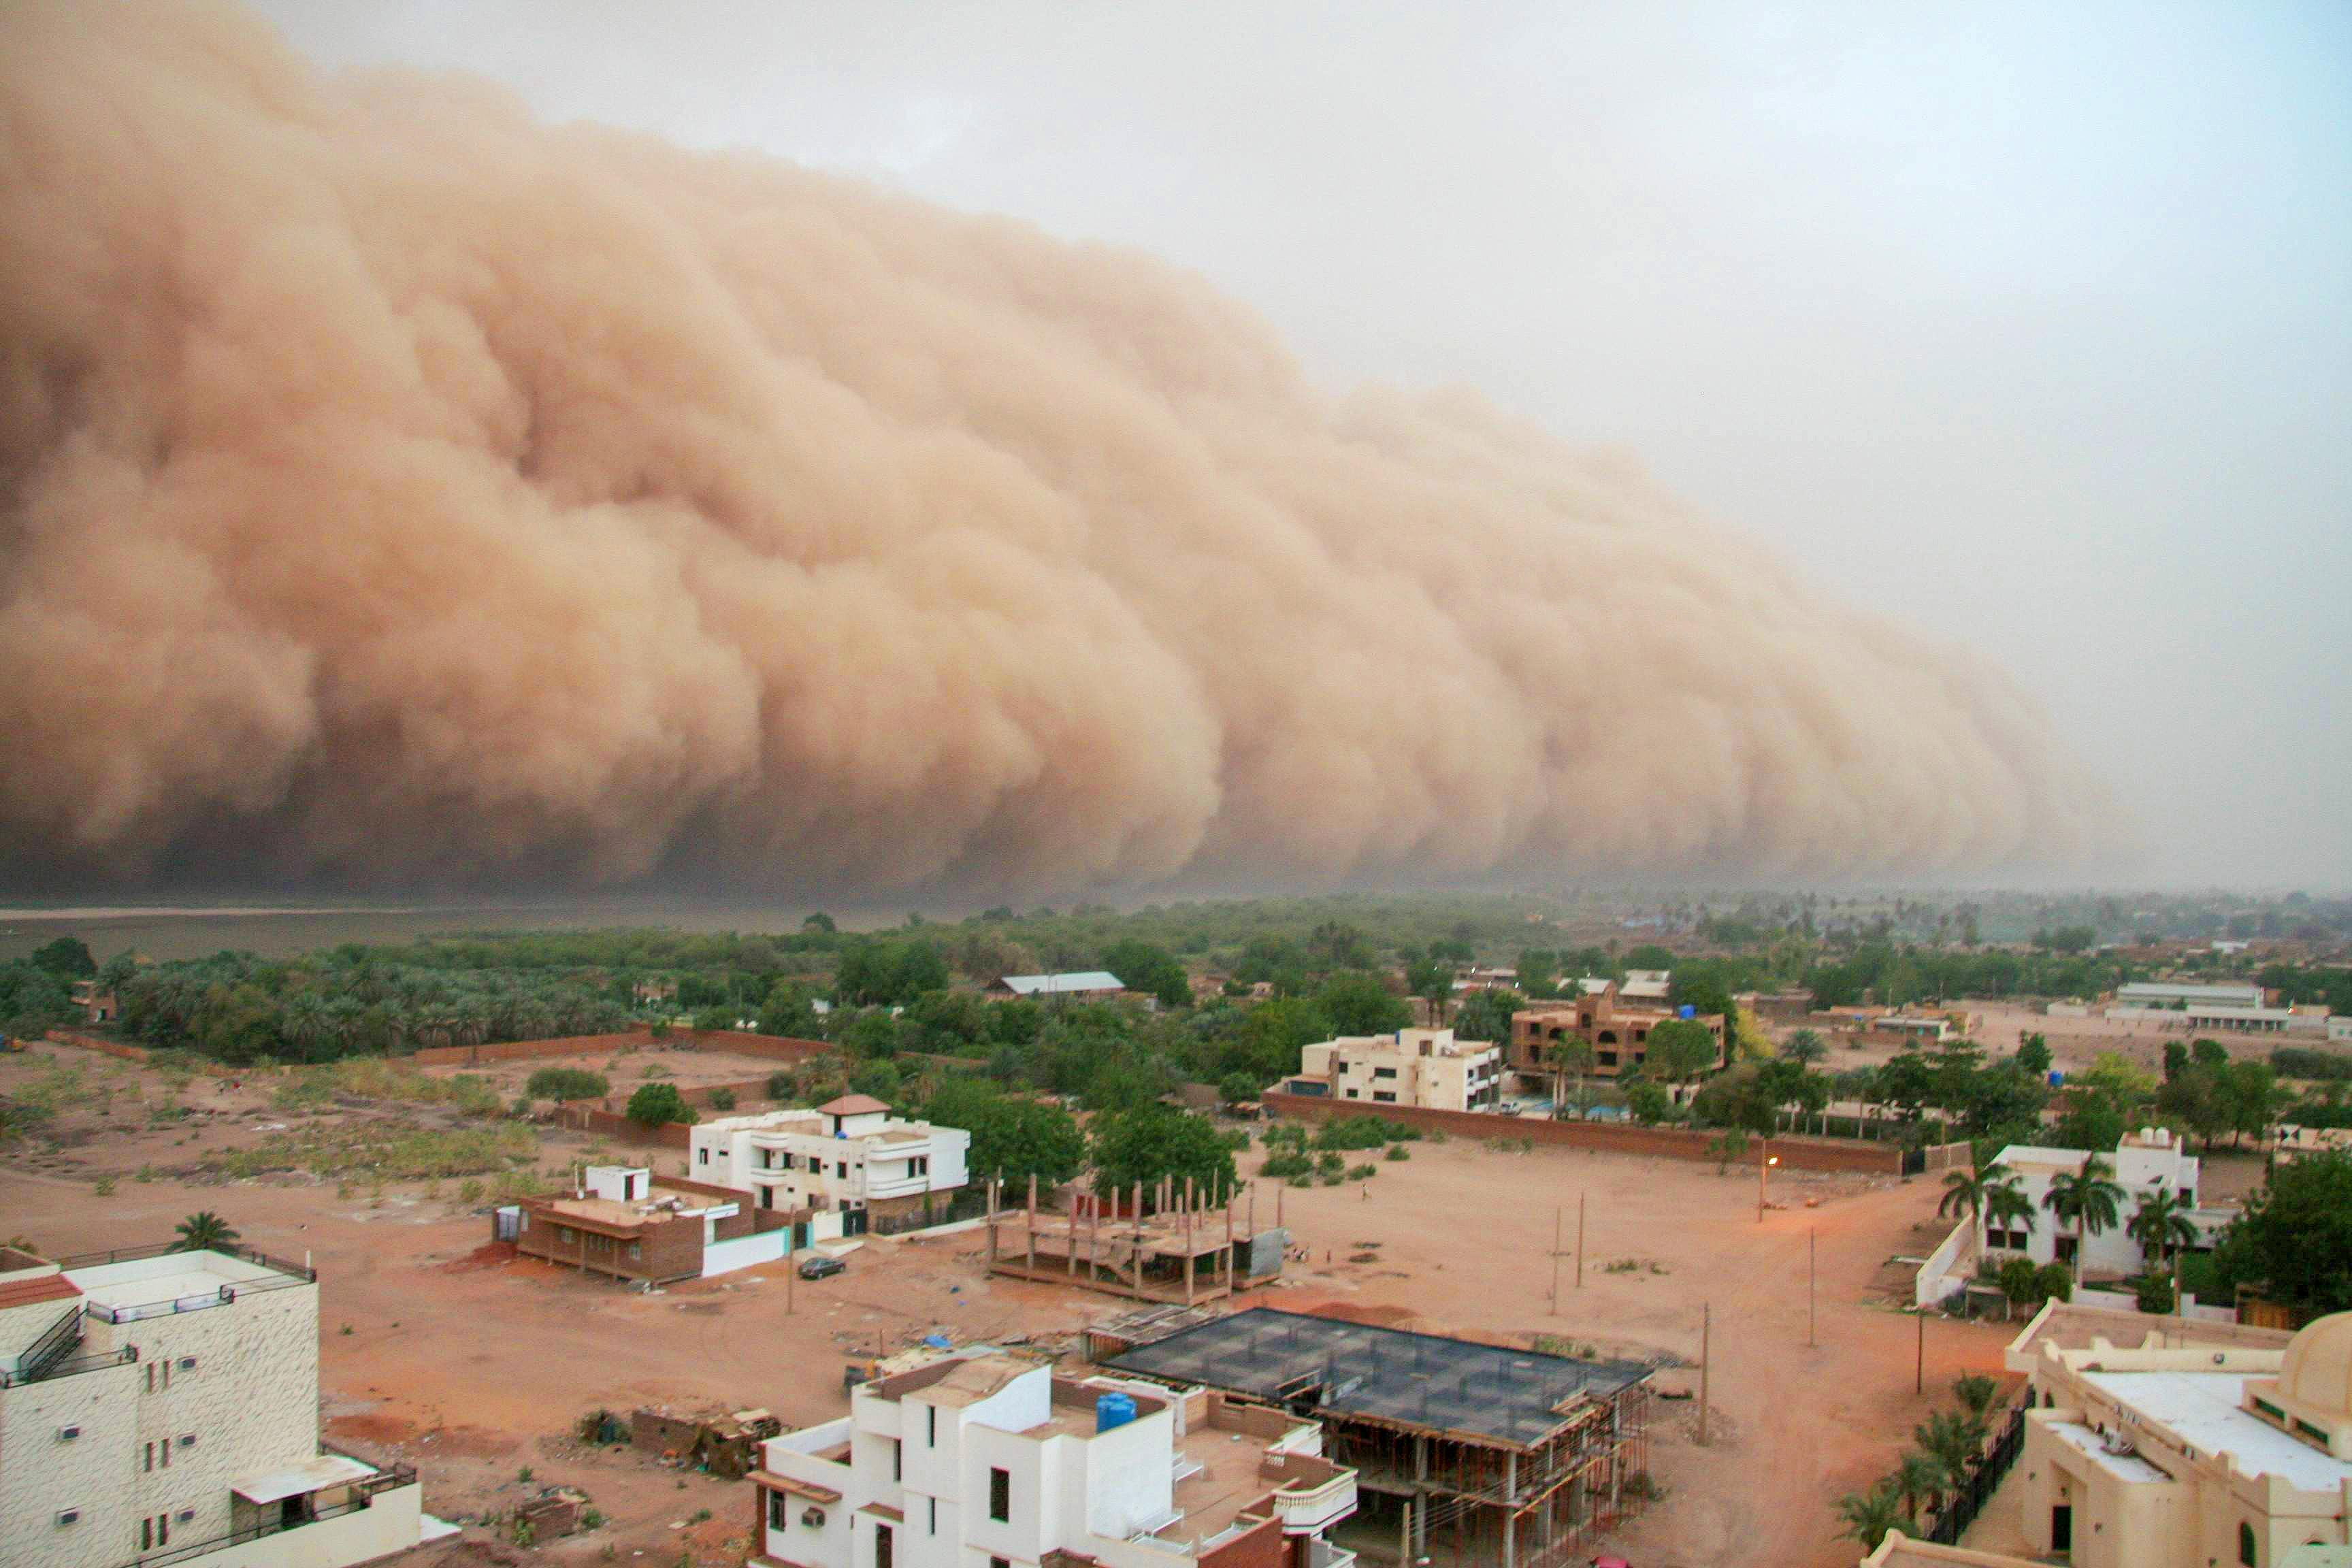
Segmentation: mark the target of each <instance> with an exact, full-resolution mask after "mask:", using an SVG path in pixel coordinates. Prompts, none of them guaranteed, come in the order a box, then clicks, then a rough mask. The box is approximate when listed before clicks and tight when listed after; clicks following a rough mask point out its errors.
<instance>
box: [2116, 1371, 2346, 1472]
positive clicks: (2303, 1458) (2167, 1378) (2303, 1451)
mask: <svg viewBox="0 0 2352 1568" xmlns="http://www.w3.org/2000/svg"><path fill="white" fill-rule="evenodd" d="M2082 1375H2083V1381H2084V1382H2085V1383H2087V1384H2090V1385H2091V1386H2092V1387H2094V1388H2095V1389H2097V1390H2098V1391H2099V1392H2100V1393H2102V1394H2108V1395H2110V1396H2112V1397H2113V1398H2114V1399H2115V1400H2116V1402H2117V1403H2119V1404H2122V1405H2127V1406H2128V1407H2130V1408H2131V1409H2132V1410H2134V1411H2136V1412H2137V1413H2138V1415H2140V1416H2141V1418H2142V1419H2144V1420H2146V1421H2147V1422H2148V1423H2149V1424H2151V1425H2156V1426H2164V1427H2165V1428H2166V1429H2168V1431H2170V1432H2171V1433H2172V1434H2173V1435H2174V1436H2177V1437H2179V1439H2180V1440H2181V1441H2182V1442H2184V1443H2186V1444H2188V1445H2189V1447H2192V1448H2194V1449H2196V1450H2197V1451H2198V1452H2199V1453H2200V1454H2227V1455H2229V1456H2230V1457H2231V1458H2232V1459H2235V1460H2236V1461H2237V1464H2238V1468H2240V1469H2242V1470H2243V1471H2245V1472H2246V1473H2247V1474H2248V1475H2251V1476H2276V1477H2278V1479H2281V1480H2283V1481H2284V1482H2285V1483H2286V1484H2287V1485H2289V1486H2291V1487H2294V1488H2297V1489H2301V1490H2304V1491H2324V1492H2333V1491H2335V1490H2336V1489H2337V1488H2339V1487H2340V1486H2342V1485H2343V1483H2344V1482H2346V1481H2347V1480H2352V1464H2347V1463H2346V1462H2345V1461H2344V1460H2342V1459H2338V1458H2333V1457H2332V1456H2330V1455H2328V1454H2326V1453H2324V1452H2322V1451H2321V1450H2319V1449H2317V1448H2315V1447H2312V1446H2311V1445H2310V1444H2308V1443H2303V1442H2298V1441H2297V1440H2295V1439H2294V1438H2293V1437H2290V1436H2287V1435H2286V1434H2285V1433H2284V1432H2282V1431H2280V1430H2279V1429H2278V1428H2277V1427H2275V1426H2271V1425H2270V1424H2269V1423H2268V1422H2266V1421H2263V1419H2262V1418H2261V1417H2259V1416H2257V1415H2254V1414H2253V1413H2252V1411H2250V1410H2248V1409H2246V1408H2245V1386H2246V1376H2240V1375H2234V1374H2232V1373H2223V1372H2085V1373H2083V1374H2082ZM2247 1375H2256V1374H2251V1373H2250V1374H2247ZM2260 1375H2263V1376H2268V1375H2269V1374H2268V1373H2262V1374H2260Z"/></svg>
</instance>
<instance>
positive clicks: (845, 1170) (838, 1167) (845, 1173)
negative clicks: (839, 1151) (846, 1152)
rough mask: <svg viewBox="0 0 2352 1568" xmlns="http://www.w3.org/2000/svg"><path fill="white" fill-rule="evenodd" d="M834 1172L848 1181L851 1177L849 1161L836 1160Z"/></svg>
mask: <svg viewBox="0 0 2352 1568" xmlns="http://www.w3.org/2000/svg"><path fill="white" fill-rule="evenodd" d="M833 1173H834V1174H835V1176H838V1177H840V1178H841V1179H842V1180H843V1181H847V1180H848V1179H849V1162H848V1161H846V1160H835V1162H834V1163H833Z"/></svg>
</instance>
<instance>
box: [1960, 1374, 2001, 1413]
mask: <svg viewBox="0 0 2352 1568" xmlns="http://www.w3.org/2000/svg"><path fill="white" fill-rule="evenodd" d="M1952 1394H1953V1397H1955V1398H1957V1399H1958V1401H1959V1402H1960V1407H1961V1408H1962V1409H1963V1410H1966V1411H1967V1412H1968V1413H1969V1415H1973V1416H1975V1417H1976V1418H1977V1419H1978V1420H1979V1421H1980V1422H1981V1421H1983V1420H1985V1419H1986V1418H1987V1417H1988V1416H1990V1415H1991V1413H1992V1404H1993V1401H1994V1400H1995V1399H1998V1398H1999V1397H2000V1380H1999V1379H1998V1378H1991V1377H1987V1376H1986V1375H1985V1374H1984V1373H1980V1372H1964V1373H1960V1375H1959V1376H1958V1377H1956V1378H1954V1379H1953V1380H1952Z"/></svg>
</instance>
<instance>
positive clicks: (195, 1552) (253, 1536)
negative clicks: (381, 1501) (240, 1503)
mask: <svg viewBox="0 0 2352 1568" xmlns="http://www.w3.org/2000/svg"><path fill="white" fill-rule="evenodd" d="M328 1451H329V1452H333V1451H335V1450H328ZM344 1457H345V1458H352V1456H350V1455H345V1456H344ZM361 1463H362V1464H364V1463H366V1461H365V1460H362V1461H361ZM415 1484H416V1467H415V1466H414V1465H394V1466H392V1467H391V1468H388V1469H380V1470H378V1471H377V1472H376V1473H375V1474H374V1475H372V1476H368V1477H364V1478H362V1479H360V1480H356V1481H352V1482H350V1483H348V1486H349V1490H348V1491H347V1492H346V1493H345V1494H344V1500H342V1501H341V1502H339V1503H337V1504H335V1505H334V1506H332V1507H331V1508H322V1509H319V1510H315V1511H313V1512H312V1513H310V1515H309V1516H308V1517H307V1518H303V1519H297V1520H292V1521H288V1520H285V1519H282V1518H277V1517H272V1518H271V1519H269V1520H268V1521H267V1522H265V1523H261V1524H257V1525H252V1526H250V1527H248V1528H247V1529H244V1530H233V1531H229V1532H228V1533H227V1534H226V1535H215V1536H213V1537H211V1538H210V1539H209V1540H205V1541H193V1542H188V1543H187V1544H186V1545H184V1546H173V1547H168V1548H165V1549H163V1550H161V1551H156V1552H142V1553H141V1554H140V1555H139V1556H137V1557H132V1558H130V1559H127V1560H126V1561H125V1562H124V1563H122V1564H121V1568H171V1564H173V1563H184V1562H186V1561H188V1560H189V1559H190V1558H193V1557H203V1556H205V1555H207V1554H209V1553H211V1552H222V1551H226V1550H227V1549H228V1548H229V1547H232V1546H243V1545H245V1544H246V1543H247V1542H254V1541H259V1540H262V1539H263V1538H265V1537H267V1536H272V1535H279V1534H283V1533H284V1532H285V1531H289V1530H300V1529H301V1528H303V1526H305V1525H310V1524H320V1523H323V1522H325V1521H328V1520H331V1519H341V1518H342V1517H343V1516H344V1515H345V1514H350V1513H357V1512H359V1511H360V1510H362V1509H364V1508H367V1507H368V1506H370V1505H371V1504H373V1502H374V1501H375V1499H376V1495H377V1494H378V1493H379V1492H387V1491H391V1490H393V1489H394V1488H397V1487H413V1486H415Z"/></svg>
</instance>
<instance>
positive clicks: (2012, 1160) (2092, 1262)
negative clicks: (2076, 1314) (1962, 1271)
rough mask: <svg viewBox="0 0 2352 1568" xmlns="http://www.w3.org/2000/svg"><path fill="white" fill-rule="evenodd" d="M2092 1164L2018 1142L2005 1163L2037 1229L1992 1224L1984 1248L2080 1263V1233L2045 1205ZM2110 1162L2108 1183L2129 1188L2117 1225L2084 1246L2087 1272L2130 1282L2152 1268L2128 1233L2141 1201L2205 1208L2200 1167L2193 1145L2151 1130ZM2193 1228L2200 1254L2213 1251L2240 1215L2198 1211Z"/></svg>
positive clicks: (2130, 1135)
mask: <svg viewBox="0 0 2352 1568" xmlns="http://www.w3.org/2000/svg"><path fill="white" fill-rule="evenodd" d="M2090 1157H2091V1152H2090V1151H2089V1150H2087V1149H2043V1148H2040V1147H2037V1146H2033V1145H2030V1144H2022V1143H2012V1144H2011V1145H2010V1146H2009V1147H2008V1148H2006V1149H2003V1150H2002V1151H2001V1152H2000V1156H1999V1161H1998V1163H2000V1164H2001V1165H2003V1166H2005V1167H2006V1168H2008V1169H2009V1170H2010V1171H2011V1172H2013V1173H2015V1174H2016V1176H2017V1178H2018V1183H2017V1185H2018V1190H2019V1191H2021V1192H2022V1193H2023V1194H2025V1196H2026V1198H2027V1200H2028V1201H2029V1202H2031V1203H2032V1205H2033V1224H2032V1228H2031V1229H2029V1230H2018V1229H2014V1228H2008V1229H2001V1230H1996V1229H1994V1228H1993V1227H1992V1226H1991V1225H1990V1222H1985V1234H1984V1243H1985V1246H1986V1247H1987V1248H1988V1249H1989V1250H1992V1251H1998V1252H2011V1253H2022V1254H2024V1255H2025V1256H2026V1257H2028V1258H2032V1259H2033V1261H2034V1262H2036V1263H2063V1264H2066V1265H2068V1266H2069V1267H2070V1268H2071V1267H2072V1266H2073V1264H2074V1247H2075V1245H2076V1239H2075V1235H2074V1231H2075V1227H2074V1226H2072V1225H2068V1224H2065V1223H2063V1222H2062V1221H2061V1220H2060V1219H2059V1218H2058V1216H2057V1215H2055V1214H2054V1213H2053V1212H2052V1211H2051V1210H2050V1209H2049V1208H2048V1207H2047V1206H2046V1205H2045V1204H2044V1201H2043V1200H2044V1199H2046V1198H2047V1197H2048V1196H2049V1194H2050V1184H2051V1182H2052V1181H2053V1178H2055V1177H2057V1176H2059V1175H2061V1174H2063V1173H2069V1172H2074V1171H2079V1170H2081V1169H2082V1168H2083V1163H2084V1161H2085V1160H2088V1159H2089V1158H2090ZM2106 1163H2108V1164H2109V1165H2111V1166H2112V1167H2113V1168H2114V1171H2113V1173H2112V1174H2111V1175H2110V1176H2109V1177H2108V1180H2110V1181H2112V1182H2114V1183H2115V1184H2116V1185H2117V1186H2119V1187H2121V1188H2123V1190H2124V1196H2123V1200H2122V1201H2121V1202H2120V1203H2118V1204H2117V1205H2116V1223H2115V1225H2113V1226H2110V1227H2109V1228H2107V1229H2105V1230H2103V1231H2099V1232H2097V1233H2095V1234H2094V1235H2092V1236H2091V1237H2088V1238H2087V1241H2086V1242H2085V1243H2084V1246H2085V1247H2086V1250H2085V1252H2084V1258H2083V1265H2084V1268H2083V1271H2084V1273H2086V1274H2093V1275H2101V1274H2104V1275H2109V1276H2122V1275H2126V1274H2137V1273H2138V1272H2140V1270H2141V1269H2143V1268H2146V1267H2147V1258H2146V1256H2145V1255H2144V1254H2143V1253H2142V1252H2141V1250H2140V1246H2139V1243H2138V1242H2137V1241H2135V1240H2133V1239H2132V1237H2131V1234H2130V1233H2129V1232H2128V1231H2127V1230H2126V1229H2125V1226H2126V1225H2128V1224H2129V1223H2130V1220H2131V1217H2132V1215H2134V1214H2135V1213H2137V1210H2138V1208H2139V1200H2140V1199H2141V1198H2142V1197H2144V1196H2147V1194H2152V1193H2160V1192H2170V1193H2175V1194H2179V1196H2180V1197H2181V1198H2182V1199H2184V1200H2186V1201H2187V1202H2188V1203H2189V1204H2190V1205H2195V1204H2196V1202H2197V1194H2198V1192H2199V1187H2198V1181H2199V1178H2200V1163H2199V1162H2198V1159H2197V1157H2196V1156H2195V1155H2193V1154H2191V1153H2189V1150H2188V1145H2187V1143H2186V1142H2183V1140H2182V1139H2181V1138H2180V1137H2179V1135H2178V1134H2177V1133H2174V1132H2172V1131H2170V1130H2168V1129H2167V1128H2162V1127H2143V1128H2141V1129H2140V1130H2139V1131H2137V1132H2127V1133H2126V1134H2125V1135H2124V1138H2123V1142H2120V1143H2117V1144H2116V1150H2115V1152H2114V1154H2113V1155H2112V1156H2108V1157H2106ZM2188 1217H2189V1224H2191V1225H2192V1226H2196V1227H2197V1231H2198V1241H2197V1243H2196V1248H2197V1249H2202V1248H2204V1247H2210V1246H2211V1245H2212V1244H2213V1237H2214V1236H2215V1234H2216V1233H2218V1232H2219V1231H2220V1230H2221V1228H2222V1227H2223V1226H2226V1225H2228V1224H2229V1223H2230V1221H2231V1220H2232V1219H2235V1218H2236V1217H2237V1211H2236V1210H2234V1209H2211V1208H2194V1207H2192V1208H2191V1210H2190V1212H2189V1216H2188Z"/></svg>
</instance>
